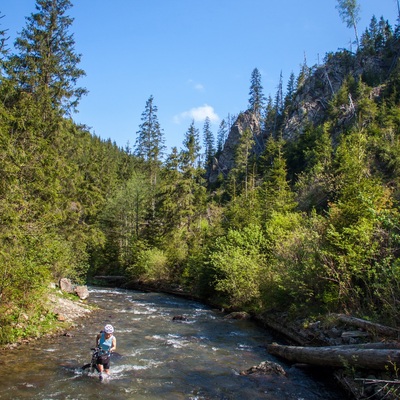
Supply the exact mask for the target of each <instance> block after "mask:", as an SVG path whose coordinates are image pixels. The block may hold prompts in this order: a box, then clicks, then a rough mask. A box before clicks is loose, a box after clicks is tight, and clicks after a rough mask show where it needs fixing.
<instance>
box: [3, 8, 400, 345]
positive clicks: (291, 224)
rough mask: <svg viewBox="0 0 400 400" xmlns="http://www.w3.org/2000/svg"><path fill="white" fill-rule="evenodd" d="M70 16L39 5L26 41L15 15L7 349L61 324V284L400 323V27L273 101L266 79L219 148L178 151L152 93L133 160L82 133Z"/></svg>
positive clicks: (370, 37) (383, 27)
mask: <svg viewBox="0 0 400 400" xmlns="http://www.w3.org/2000/svg"><path fill="white" fill-rule="evenodd" d="M340 3H341V2H339V4H340ZM342 3H343V2H342ZM70 7H72V4H71V2H70V1H69V0H56V1H49V0H36V12H35V13H33V14H31V16H30V17H28V18H27V20H26V21H27V22H26V26H25V27H23V28H22V30H21V33H20V35H19V37H18V38H17V39H16V41H15V43H13V44H11V43H9V40H8V37H7V27H6V26H4V25H3V23H4V22H5V21H6V19H4V18H2V17H0V23H1V24H2V25H1V26H0V148H1V151H0V219H1V225H0V344H5V343H9V342H12V341H15V340H17V339H19V338H21V337H26V336H30V335H35V334H36V333H37V331H38V329H39V327H40V326H43V325H45V324H47V323H50V321H51V320H52V319H54V315H52V314H51V313H50V312H48V311H46V302H45V299H46V294H47V292H48V291H49V288H50V284H51V283H52V282H58V280H59V279H60V278H62V277H68V278H71V279H72V280H73V281H75V282H80V283H88V282H92V281H93V277H95V276H98V275H118V276H121V275H122V276H125V277H126V279H127V280H130V281H132V282H138V283H141V284H145V285H149V286H153V287H154V288H160V287H161V288H162V287H169V288H179V289H180V290H182V291H184V292H186V293H190V294H192V295H194V296H196V297H197V298H199V299H203V300H205V301H210V302H213V303H214V304H218V305H220V306H221V307H224V308H226V309H236V310H246V311H248V312H250V313H254V314H257V313H262V312H267V311H268V310H281V311H285V312H288V313H290V314H292V315H301V314H308V315H310V314H323V313H328V312H342V313H349V314H351V315H354V316H359V317H363V318H366V319H368V320H371V321H376V322H381V321H385V323H386V324H388V325H392V326H397V325H398V324H399V323H400V311H399V310H400V308H399V301H400V258H399V257H400V215H399V200H400V63H399V54H400V28H399V26H396V27H392V26H390V24H389V23H388V22H387V21H386V20H385V19H384V18H383V17H381V18H380V19H377V18H376V17H375V16H373V17H372V18H371V22H370V25H369V27H368V29H366V30H365V32H363V33H362V34H361V35H360V38H357V46H356V50H354V51H349V50H339V51H337V52H333V53H327V54H326V56H325V59H324V62H323V64H321V65H314V66H308V65H307V64H306V63H304V64H303V65H302V67H301V70H300V73H299V75H298V76H295V75H294V74H292V75H291V77H290V79H289V81H288V84H287V87H286V88H283V87H282V86H283V84H282V81H281V84H280V85H279V87H278V90H277V92H276V93H275V94H274V95H273V96H271V95H269V96H266V95H265V94H264V93H263V87H262V82H261V74H260V72H259V71H258V69H257V68H254V70H253V72H252V74H251V76H250V77H249V78H250V79H249V102H248V109H247V110H244V111H243V112H241V113H240V114H239V115H238V116H237V117H235V118H227V119H225V120H223V121H222V122H221V124H220V126H219V130H218V132H217V134H216V135H215V137H214V134H213V132H211V128H210V121H209V120H207V119H206V120H205V122H204V127H203V130H202V132H200V131H199V129H197V128H196V127H195V125H194V123H192V124H191V125H190V126H189V127H188V129H187V131H186V133H185V137H184V141H183V144H182V149H181V150H178V149H177V148H173V149H172V150H171V151H170V152H169V153H168V154H167V153H166V147H165V144H164V143H165V141H164V133H163V130H162V127H161V126H160V124H159V121H158V117H157V106H156V104H155V100H154V98H153V96H150V97H149V98H148V99H147V101H146V102H144V103H145V105H144V110H143V113H142V116H141V122H142V123H141V125H140V126H139V128H138V134H137V138H136V143H135V145H134V147H133V148H129V146H127V147H126V148H120V147H118V146H117V145H116V144H115V143H113V142H112V141H111V140H102V139H100V138H99V137H97V136H96V135H94V134H92V133H91V132H90V130H89V128H88V127H87V126H85V125H78V124H76V123H74V122H73V119H72V117H71V113H72V112H73V111H74V110H75V109H77V107H78V105H79V100H80V99H81V98H82V96H84V95H85V94H86V89H85V88H81V87H79V85H78V82H79V78H81V77H82V76H83V75H84V74H85V72H84V71H83V70H82V69H80V68H79V63H80V56H79V55H78V54H76V52H75V50H74V44H75V43H74V39H73V34H72V33H71V31H70V30H71V27H72V22H73V20H72V18H70V17H69V16H68V10H69V9H70ZM0 11H1V10H0ZM340 11H342V14H343V15H344V17H351V13H352V12H354V10H351V9H346V8H345V7H344V6H343V7H342V8H341V10H340ZM350 21H351V19H350ZM228 161H229V162H228Z"/></svg>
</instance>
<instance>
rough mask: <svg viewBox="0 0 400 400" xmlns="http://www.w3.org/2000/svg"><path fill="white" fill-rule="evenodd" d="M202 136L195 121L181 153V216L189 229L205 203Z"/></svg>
mask: <svg viewBox="0 0 400 400" xmlns="http://www.w3.org/2000/svg"><path fill="white" fill-rule="evenodd" d="M199 136H200V134H199V131H198V129H197V128H196V127H195V125H194V121H192V123H191V124H190V126H189V129H188V130H187V132H186V134H185V138H184V141H183V145H184V148H183V149H182V150H181V152H180V170H181V171H182V180H181V181H180V189H179V190H181V199H180V203H181V210H180V213H181V216H182V220H183V221H184V223H185V225H186V226H187V228H188V229H191V224H192V222H193V220H194V218H195V215H196V213H197V211H198V209H199V207H201V206H202V205H203V203H204V197H203V196H204V181H203V178H202V176H203V175H204V170H203V169H202V168H201V162H200V159H201V154H200V150H201V146H200V138H199Z"/></svg>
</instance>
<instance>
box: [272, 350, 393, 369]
mask: <svg viewBox="0 0 400 400" xmlns="http://www.w3.org/2000/svg"><path fill="white" fill-rule="evenodd" d="M268 352H269V353H270V354H273V355H276V356H279V357H282V358H284V359H286V360H288V361H293V362H299V363H306V364H313V365H321V366H330V367H347V366H355V367H358V368H367V369H375V370H385V369H387V368H389V369H392V368H393V366H394V364H396V365H400V350H396V349H374V348H362V347H354V346H348V347H346V346H338V347H337V348H336V347H334V346H332V347H300V346H282V345H278V344H271V345H269V346H268Z"/></svg>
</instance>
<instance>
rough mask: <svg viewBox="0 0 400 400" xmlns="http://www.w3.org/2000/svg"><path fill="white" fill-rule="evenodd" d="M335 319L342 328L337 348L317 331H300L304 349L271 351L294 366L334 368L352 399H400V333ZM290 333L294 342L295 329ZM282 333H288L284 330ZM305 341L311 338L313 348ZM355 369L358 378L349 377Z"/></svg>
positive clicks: (282, 347) (340, 317)
mask: <svg viewBox="0 0 400 400" xmlns="http://www.w3.org/2000/svg"><path fill="white" fill-rule="evenodd" d="M332 317H334V319H335V320H336V322H337V324H338V325H341V326H342V328H341V329H339V328H338V327H335V332H337V335H338V338H335V339H334V340H335V341H334V343H335V345H327V343H329V344H331V343H332V342H329V340H328V341H327V343H325V344H324V340H323V335H322V334H319V333H318V334H317V333H316V330H315V331H313V334H310V332H299V331H298V333H299V335H298V337H299V338H300V340H299V341H298V342H300V343H301V344H302V345H301V346H299V345H280V344H276V343H273V344H270V345H268V346H267V349H268V352H269V353H270V354H272V355H274V356H277V357H280V358H283V359H285V360H286V361H289V362H291V363H299V364H310V365H315V366H323V367H331V368H332V369H334V370H335V371H336V372H334V375H335V376H336V378H337V379H338V380H339V381H340V383H342V386H343V387H346V389H347V390H348V391H349V392H350V393H351V395H353V396H352V397H353V398H356V399H362V398H366V397H369V398H374V399H380V398H382V399H383V398H384V399H400V395H399V396H398V395H397V392H400V380H399V379H400V377H399V376H398V375H399V369H400V341H399V338H400V330H399V329H395V328H392V327H388V326H384V325H380V324H375V323H372V322H370V321H366V320H363V319H359V318H354V317H351V316H348V315H344V314H335V315H334V316H332ZM349 327H350V330H349ZM275 328H276V327H275ZM288 332H289V335H288V337H289V338H290V339H294V334H293V332H294V330H293V329H290V328H289V330H288ZM281 333H284V334H285V333H286V332H285V328H284V329H283V330H281ZM306 338H309V339H310V338H311V341H312V344H311V345H310V343H307V342H306ZM292 341H293V340H292ZM338 343H347V344H338ZM354 370H357V371H359V374H358V377H356V378H355V377H353V378H349V374H348V372H349V371H354ZM346 371H347V372H346ZM363 371H364V372H363Z"/></svg>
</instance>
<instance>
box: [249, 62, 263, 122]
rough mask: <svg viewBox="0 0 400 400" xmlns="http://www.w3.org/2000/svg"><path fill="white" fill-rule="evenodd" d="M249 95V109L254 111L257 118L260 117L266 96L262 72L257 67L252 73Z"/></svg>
mask: <svg viewBox="0 0 400 400" xmlns="http://www.w3.org/2000/svg"><path fill="white" fill-rule="evenodd" d="M249 95H250V98H249V110H251V111H252V112H253V113H254V115H255V116H256V118H257V119H260V118H261V112H262V109H263V107H264V101H265V98H264V94H263V87H262V84H261V74H260V71H259V70H258V69H257V68H254V70H253V72H252V73H251V79H250V92H249Z"/></svg>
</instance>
